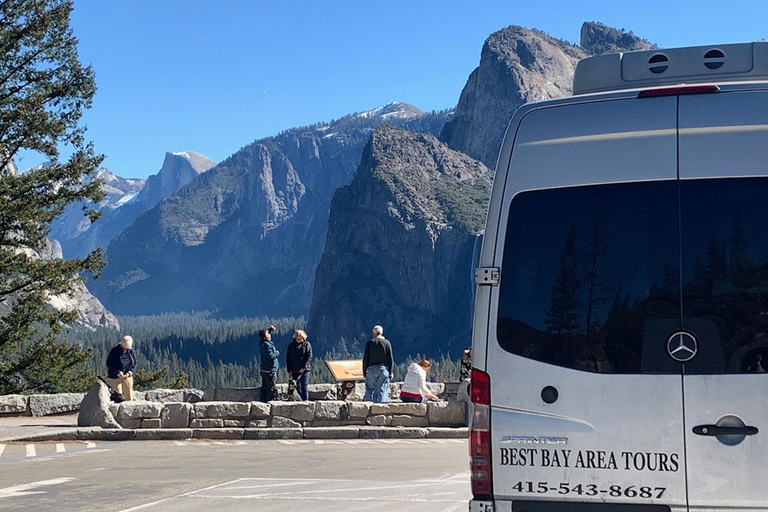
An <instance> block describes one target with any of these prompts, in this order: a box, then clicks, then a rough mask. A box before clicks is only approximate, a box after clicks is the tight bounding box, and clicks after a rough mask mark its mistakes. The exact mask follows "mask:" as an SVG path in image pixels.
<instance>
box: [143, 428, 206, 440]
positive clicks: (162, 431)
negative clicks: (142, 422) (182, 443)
mask: <svg viewBox="0 0 768 512" xmlns="http://www.w3.org/2000/svg"><path fill="white" fill-rule="evenodd" d="M191 438H192V429H191V428H149V429H141V430H137V431H136V437H135V438H134V439H136V440H137V441H172V440H177V441H178V440H181V439H191Z"/></svg>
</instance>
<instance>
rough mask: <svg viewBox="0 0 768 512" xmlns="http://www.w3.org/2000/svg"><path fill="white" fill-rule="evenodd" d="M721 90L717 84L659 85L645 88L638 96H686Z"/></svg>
mask: <svg viewBox="0 0 768 512" xmlns="http://www.w3.org/2000/svg"><path fill="white" fill-rule="evenodd" d="M715 92H720V86H717V85H681V86H676V87H657V88H653V89H645V90H644V91H640V92H639V93H638V94H637V97H638V98H659V97H661V96H684V95H686V94H712V93H715Z"/></svg>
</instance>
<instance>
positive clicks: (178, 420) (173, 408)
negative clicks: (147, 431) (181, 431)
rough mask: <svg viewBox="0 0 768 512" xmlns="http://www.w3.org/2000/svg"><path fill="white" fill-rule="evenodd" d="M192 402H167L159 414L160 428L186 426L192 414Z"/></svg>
mask: <svg viewBox="0 0 768 512" xmlns="http://www.w3.org/2000/svg"><path fill="white" fill-rule="evenodd" d="M192 407H193V406H192V404H187V403H167V404H165V407H163V412H162V413H161V414H160V419H161V420H162V421H161V427H162V428H187V427H189V418H190V416H191V415H192Z"/></svg>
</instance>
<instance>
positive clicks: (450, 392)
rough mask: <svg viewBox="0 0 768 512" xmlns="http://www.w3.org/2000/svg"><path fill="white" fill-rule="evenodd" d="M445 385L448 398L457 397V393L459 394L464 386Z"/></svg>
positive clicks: (455, 384) (445, 383) (456, 383)
mask: <svg viewBox="0 0 768 512" xmlns="http://www.w3.org/2000/svg"><path fill="white" fill-rule="evenodd" d="M443 385H444V386H445V394H446V395H447V396H456V393H458V392H459V388H460V387H461V385H462V382H461V381H459V382H444V383H443Z"/></svg>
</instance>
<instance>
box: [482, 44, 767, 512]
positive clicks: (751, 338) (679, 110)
mask: <svg viewBox="0 0 768 512" xmlns="http://www.w3.org/2000/svg"><path fill="white" fill-rule="evenodd" d="M477 282H478V285H477V295H476V304H475V320H474V330H473V350H472V357H473V370H472V389H471V395H472V401H473V403H474V407H473V410H474V411H473V416H472V422H471V425H470V440H471V441H470V451H471V454H470V455H471V469H472V492H473V496H474V499H473V500H472V501H471V502H470V505H469V509H470V511H484V512H488V511H496V512H500V511H514V512H561V511H565V512H645V511H648V512H655V511H659V512H661V511H690V512H705V511H706V512H714V511H729V512H735V511H737V510H738V511H744V510H750V511H768V374H766V373H765V369H766V368H768V43H763V42H760V43H751V44H735V45H723V46H716V47H698V48H680V49H671V50H656V51H645V52H637V53H626V54H623V55H622V54H613V55H604V56H598V57H593V58H589V59H586V60H583V61H581V62H580V63H579V65H578V67H577V69H576V74H575V78H574V96H573V97H570V98H566V99H561V100H554V101H545V102H540V103H534V104H528V105H525V106H523V107H522V108H520V109H519V110H518V111H517V112H516V113H515V115H514V118H513V119H512V122H511V123H510V125H509V128H508V130H507V134H506V137H505V139H504V142H503V146H502V149H501V153H500V156H499V161H498V164H497V167H496V177H495V183H494V188H493V193H492V197H491V202H490V208H489V214H488V221H487V226H486V231H485V238H484V240H483V247H482V253H481V256H480V268H478V273H477Z"/></svg>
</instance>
